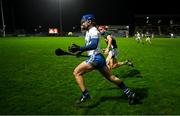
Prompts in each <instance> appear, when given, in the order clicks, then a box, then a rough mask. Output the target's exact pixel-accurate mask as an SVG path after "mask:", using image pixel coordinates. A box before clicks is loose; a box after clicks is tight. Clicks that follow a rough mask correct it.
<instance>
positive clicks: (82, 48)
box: [80, 38, 99, 52]
mask: <svg viewBox="0 0 180 116" xmlns="http://www.w3.org/2000/svg"><path fill="white" fill-rule="evenodd" d="M98 42H99V39H98V38H91V42H90V44H89V45H86V46H80V51H81V52H84V51H88V50H94V49H96V48H97V46H98Z"/></svg>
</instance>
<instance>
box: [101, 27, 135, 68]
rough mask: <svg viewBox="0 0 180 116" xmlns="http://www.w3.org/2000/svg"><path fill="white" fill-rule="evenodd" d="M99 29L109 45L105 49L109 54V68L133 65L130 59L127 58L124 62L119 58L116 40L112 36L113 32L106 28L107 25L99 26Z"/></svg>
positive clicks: (105, 52) (107, 61) (107, 59)
mask: <svg viewBox="0 0 180 116" xmlns="http://www.w3.org/2000/svg"><path fill="white" fill-rule="evenodd" d="M98 30H99V31H100V33H101V35H102V36H103V37H104V40H105V42H106V44H107V47H106V48H105V49H104V54H108V56H107V58H106V63H107V66H108V68H109V69H112V68H117V67H120V66H122V65H126V64H127V65H128V66H132V67H133V64H132V63H131V62H130V61H129V60H125V61H123V62H120V61H118V60H117V54H118V47H117V44H116V40H115V39H114V38H113V37H112V34H111V33H110V32H109V31H107V30H106V28H105V26H99V27H98Z"/></svg>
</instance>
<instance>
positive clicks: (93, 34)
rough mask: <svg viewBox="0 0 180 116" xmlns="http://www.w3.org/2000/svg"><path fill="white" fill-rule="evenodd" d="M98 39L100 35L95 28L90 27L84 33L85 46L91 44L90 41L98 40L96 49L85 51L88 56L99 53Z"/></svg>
mask: <svg viewBox="0 0 180 116" xmlns="http://www.w3.org/2000/svg"><path fill="white" fill-rule="evenodd" d="M99 38H100V34H99V31H98V30H97V28H96V27H92V28H90V29H89V30H88V31H86V35H85V45H86V46H88V45H89V44H91V41H92V39H98V45H97V48H96V49H93V50H89V51H87V54H88V56H91V55H93V54H98V53H100V44H99Z"/></svg>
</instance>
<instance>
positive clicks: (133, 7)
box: [0, 0, 180, 32]
mask: <svg viewBox="0 0 180 116" xmlns="http://www.w3.org/2000/svg"><path fill="white" fill-rule="evenodd" d="M2 2H3V10H4V19H5V25H6V31H8V32H14V31H15V30H18V29H24V30H26V31H28V32H31V31H33V29H34V28H37V27H38V26H42V31H46V29H48V27H58V28H59V27H60V25H61V24H60V20H61V18H60V17H61V16H62V24H63V31H66V32H67V31H72V27H76V30H78V29H79V27H80V19H81V16H82V15H83V14H86V13H93V14H94V15H95V17H96V22H97V24H99V25H102V24H104V25H132V24H133V23H134V16H135V15H137V14H151V15H152V14H161V15H162V14H163V15H172V14H175V15H179V14H180V12H179V4H178V2H177V1H173V0H171V1H165V0H164V1H158V0H149V1H130V0H2ZM61 13H62V14H61ZM0 26H1V27H0V28H2V20H1V18H0ZM43 29H44V30H43Z"/></svg>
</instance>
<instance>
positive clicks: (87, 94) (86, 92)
mask: <svg viewBox="0 0 180 116" xmlns="http://www.w3.org/2000/svg"><path fill="white" fill-rule="evenodd" d="M82 94H83V96H85V97H87V96H89V93H88V90H87V89H85V90H84V91H83V92H82Z"/></svg>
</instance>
